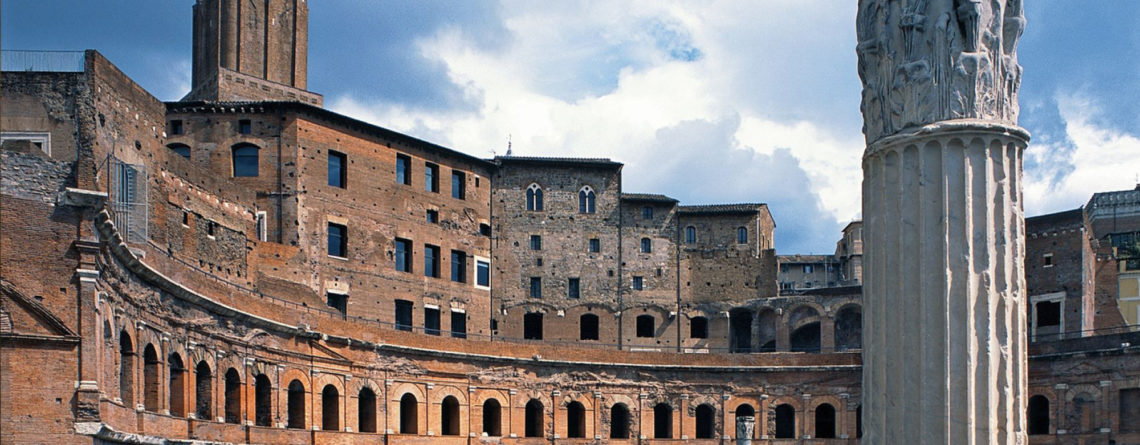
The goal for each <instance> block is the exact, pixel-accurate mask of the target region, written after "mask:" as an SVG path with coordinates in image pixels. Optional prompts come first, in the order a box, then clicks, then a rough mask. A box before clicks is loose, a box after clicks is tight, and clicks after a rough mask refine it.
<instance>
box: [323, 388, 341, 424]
mask: <svg viewBox="0 0 1140 445" xmlns="http://www.w3.org/2000/svg"><path fill="white" fill-rule="evenodd" d="M321 429H322V430H325V431H340V391H338V390H337V389H336V387H335V386H333V385H325V389H323V390H321Z"/></svg>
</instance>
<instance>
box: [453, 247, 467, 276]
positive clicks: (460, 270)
mask: <svg viewBox="0 0 1140 445" xmlns="http://www.w3.org/2000/svg"><path fill="white" fill-rule="evenodd" d="M451 281H455V282H458V283H466V282H467V253H466V252H463V251H459V250H452V251H451Z"/></svg>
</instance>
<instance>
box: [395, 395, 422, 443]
mask: <svg viewBox="0 0 1140 445" xmlns="http://www.w3.org/2000/svg"><path fill="white" fill-rule="evenodd" d="M419 405H420V404H419V402H418V401H416V396H414V395H412V393H407V394H404V395H403V397H400V434H419V433H420V419H419V407H420V406H419Z"/></svg>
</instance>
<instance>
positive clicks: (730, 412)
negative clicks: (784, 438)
mask: <svg viewBox="0 0 1140 445" xmlns="http://www.w3.org/2000/svg"><path fill="white" fill-rule="evenodd" d="M763 402H764V399H762V398H761V397H760V396H754V397H747V396H739V397H738V396H730V397H729V399H728V400H727V401H725V402H724V412H723V413H721V417H722V418H723V419H724V425H725V428H726V429H725V430H724V433H723V434H724V435H726V436H729V437H736V411H737V410H738V409H740V407H742V406H744V405H748V406H750V407H752V410H753V415H754V416H755V419H756V420H755V427H754V428H753V431H752V438H753V439H755V438H759V437H760V435H761V434H764V433H763V432H762V431H767V430H765V429H764V428H763V426H764V425H766V419H767V416H768V413H767V411H766V410H765V409H764V408H765V407H764V403H763Z"/></svg>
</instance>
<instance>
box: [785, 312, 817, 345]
mask: <svg viewBox="0 0 1140 445" xmlns="http://www.w3.org/2000/svg"><path fill="white" fill-rule="evenodd" d="M788 328H789V329H790V330H791V335H790V336H789V339H788V340H789V343H790V345H789V346H790V347H791V350H792V351H793V352H819V344H820V343H819V341H820V334H819V333H820V330H819V312H817V311H816V310H815V308H813V307H810V306H800V307H798V308H796V309H794V310H792V312H791V314H789V315H788Z"/></svg>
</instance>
